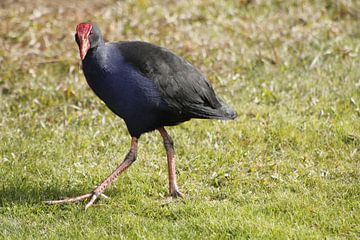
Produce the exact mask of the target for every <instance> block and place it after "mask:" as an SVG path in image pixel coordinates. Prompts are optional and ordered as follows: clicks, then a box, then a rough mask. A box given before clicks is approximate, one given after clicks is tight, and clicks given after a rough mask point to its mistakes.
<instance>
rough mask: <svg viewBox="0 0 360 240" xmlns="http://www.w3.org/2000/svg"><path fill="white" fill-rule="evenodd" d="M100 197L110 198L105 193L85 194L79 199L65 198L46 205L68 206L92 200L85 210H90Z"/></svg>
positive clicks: (78, 197) (48, 202)
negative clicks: (68, 204)
mask: <svg viewBox="0 0 360 240" xmlns="http://www.w3.org/2000/svg"><path fill="white" fill-rule="evenodd" d="M99 196H103V197H104V198H109V197H108V196H106V195H105V194H103V193H96V192H93V193H88V194H84V195H81V196H77V197H72V198H65V199H60V200H51V201H45V203H47V204H67V203H76V202H80V201H84V200H86V199H88V198H90V201H89V202H88V203H87V204H86V206H85V210H86V209H88V208H89V207H90V206H91V205H93V204H94V202H95V200H96V199H97V198H98V197H99Z"/></svg>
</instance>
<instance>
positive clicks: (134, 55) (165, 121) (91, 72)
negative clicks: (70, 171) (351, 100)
mask: <svg viewBox="0 0 360 240" xmlns="http://www.w3.org/2000/svg"><path fill="white" fill-rule="evenodd" d="M75 41H76V43H77V45H78V47H79V53H80V58H81V61H82V70H83V73H84V76H85V78H86V81H87V83H88V85H89V86H90V88H91V89H92V90H93V92H94V93H95V94H96V95H97V96H98V97H99V98H100V99H101V100H102V101H103V102H104V103H105V104H106V106H107V107H108V108H109V109H110V110H111V111H112V112H113V113H115V114H116V115H117V116H119V117H120V118H122V119H123V120H124V121H125V124H126V126H127V129H128V132H129V134H130V136H131V144H130V150H129V152H128V153H127V155H126V156H125V159H124V160H123V162H121V163H120V165H119V166H118V167H117V168H116V169H115V170H114V171H113V172H112V173H111V174H110V175H109V176H108V177H107V178H106V179H105V180H104V181H103V182H102V183H101V184H100V185H98V186H97V187H96V188H95V189H94V190H93V191H92V192H90V193H88V194H84V195H81V196H78V197H72V198H66V199H60V200H52V201H47V203H50V204H57V203H60V204H62V203H72V202H78V201H83V200H86V199H90V200H89V201H88V203H87V204H86V206H85V209H87V208H88V207H90V206H91V205H93V203H94V202H95V200H96V199H97V198H98V197H99V196H100V195H103V192H104V190H105V189H106V188H107V187H108V186H109V185H110V184H111V183H112V182H113V181H114V180H115V179H116V178H117V177H118V176H119V175H120V174H121V173H122V172H123V171H124V170H126V169H127V168H128V167H129V166H130V165H131V164H132V163H133V162H134V161H135V160H136V156H137V150H138V139H139V138H140V136H141V135H142V134H144V133H146V132H151V131H154V130H157V131H159V133H160V135H161V137H162V139H163V144H164V147H165V150H166V155H167V165H168V180H169V194H170V196H171V197H173V198H177V197H183V194H182V193H181V192H180V191H179V189H178V186H177V182H176V174H175V160H174V156H175V151H174V142H173V140H172V138H171V137H170V135H169V134H168V132H167V131H166V130H165V127H168V126H175V125H178V124H180V123H183V122H185V121H188V120H190V119H193V118H197V119H218V120H233V119H235V118H236V117H237V113H236V112H235V111H234V110H233V108H231V107H230V106H229V105H228V104H226V103H225V102H224V101H223V100H222V99H221V98H220V97H218V96H217V95H216V94H215V91H214V89H213V87H212V85H211V84H210V82H209V81H208V80H207V78H206V77H205V76H204V75H203V74H202V73H201V72H200V71H199V70H198V69H197V68H196V67H195V66H193V65H192V64H191V63H189V62H188V61H187V60H185V59H184V58H182V57H180V56H177V55H176V54H175V53H173V52H172V51H170V50H168V49H166V48H164V47H161V46H157V45H155V44H152V43H148V42H143V41H118V42H105V41H104V40H103V36H102V33H101V31H100V28H99V27H98V26H97V24H96V23H94V22H83V23H79V24H78V25H77V26H76V33H75ZM103 196H105V195H103ZM105 197H106V196H105Z"/></svg>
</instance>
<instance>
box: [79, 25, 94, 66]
mask: <svg viewBox="0 0 360 240" xmlns="http://www.w3.org/2000/svg"><path fill="white" fill-rule="evenodd" d="M91 29H92V25H91V24H89V23H80V24H79V25H77V27H76V34H77V36H78V38H79V51H80V58H81V60H84V58H85V56H86V54H87V52H88V50H89V49H90V41H89V34H90V32H91Z"/></svg>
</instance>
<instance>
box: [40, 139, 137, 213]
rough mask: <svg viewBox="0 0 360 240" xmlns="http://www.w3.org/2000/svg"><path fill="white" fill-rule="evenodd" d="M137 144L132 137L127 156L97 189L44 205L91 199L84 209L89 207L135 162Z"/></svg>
mask: <svg viewBox="0 0 360 240" xmlns="http://www.w3.org/2000/svg"><path fill="white" fill-rule="evenodd" d="M137 142H138V139H137V138H136V137H132V139H131V148H130V151H129V152H128V154H127V155H126V157H125V159H124V161H123V162H122V163H121V164H120V165H119V166H118V167H117V168H116V169H115V171H114V172H112V173H111V174H110V175H109V176H108V177H107V178H106V179H105V180H104V181H103V182H102V183H101V184H100V185H99V186H98V187H96V188H95V189H94V191H93V192H92V193H88V194H84V195H81V196H78V197H73V198H66V199H62V200H54V201H47V202H46V203H49V204H62V203H73V202H79V201H82V200H85V199H88V198H91V199H90V201H89V202H88V204H86V206H85V209H87V208H88V207H90V206H91V205H92V204H93V203H94V202H95V200H96V199H97V198H98V197H99V196H100V195H103V194H102V192H103V191H104V190H105V189H106V188H107V187H108V186H109V185H110V184H111V183H112V182H113V181H115V179H116V178H117V177H118V176H119V175H120V174H121V173H122V172H123V171H125V170H126V169H127V168H128V167H129V166H130V165H131V164H132V163H133V162H134V161H135V160H136V155H137Z"/></svg>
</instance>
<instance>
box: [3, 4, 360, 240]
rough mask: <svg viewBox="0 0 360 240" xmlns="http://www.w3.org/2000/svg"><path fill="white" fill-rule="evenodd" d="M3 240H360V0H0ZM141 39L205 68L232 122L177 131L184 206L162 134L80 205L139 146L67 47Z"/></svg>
mask: <svg viewBox="0 0 360 240" xmlns="http://www.w3.org/2000/svg"><path fill="white" fill-rule="evenodd" d="M0 6H1V8H0V45H1V48H0V112H1V117H0V238H2V239H58V238H60V239H96V238H100V239H103V238H115V239H117V238H120V239H136V238H142V239H165V238H170V239H241V238H250V239H287V238H290V239H324V238H327V239H357V238H359V237H360V213H359V211H360V182H359V180H360V179H359V178H360V175H359V174H360V153H359V152H360V121H359V120H360V65H359V64H360V61H359V57H360V56H359V55H360V27H359V26H360V12H359V10H360V4H359V2H358V1H345V0H339V1H325V0H323V1H305V0H303V1H260V0H259V1H249V2H247V1H210V0H208V1H178V2H176V1H146V0H143V1H128V2H122V1H121V2H115V1H91V2H90V1H89V2H87V3H86V2H82V3H76V2H74V1H68V0H66V1H63V3H61V4H60V3H53V2H52V1H42V0H37V1H31V2H30V1H16V2H12V1H4V2H2V3H0ZM87 20H92V21H96V22H97V23H98V24H99V26H100V27H101V29H102V31H103V33H104V36H105V38H106V39H107V40H111V41H115V40H145V41H150V42H153V43H155V44H159V45H162V46H164V47H167V48H169V49H171V50H172V51H174V52H176V53H177V54H179V55H181V56H183V57H185V58H186V59H188V60H189V61H191V62H192V63H193V64H194V65H196V66H198V67H199V68H200V69H201V70H202V71H203V72H204V73H205V74H206V75H207V76H208V78H209V79H210V81H211V82H212V83H213V85H214V88H215V89H216V91H217V93H218V94H219V95H220V96H222V97H223V98H224V99H226V101H227V102H228V103H229V104H231V105H232V106H233V107H234V108H235V109H236V110H237V112H238V114H239V117H238V118H237V119H236V120H235V121H229V122H221V121H209V120H192V121H190V122H186V123H184V124H182V125H180V126H177V127H172V128H169V132H170V134H171V136H172V137H173V139H174V140H175V147H176V153H177V160H176V164H177V174H178V183H179V187H180V190H181V191H182V192H183V193H184V194H185V198H184V199H182V200H175V201H170V200H169V199H168V198H167V194H168V192H167V191H168V190H167V184H168V183H167V168H166V156H165V151H164V149H163V145H162V141H161V138H160V136H159V134H158V133H157V132H152V133H148V134H145V135H143V136H142V137H141V138H140V141H139V154H138V159H137V161H136V162H135V163H134V164H133V166H131V167H130V168H129V169H128V170H127V172H125V173H124V174H123V175H122V176H121V177H120V178H119V179H118V180H117V181H116V182H115V183H114V184H113V185H111V187H109V188H108V189H107V190H106V191H105V193H106V194H107V195H108V196H110V199H104V198H101V199H100V200H99V201H98V202H97V204H96V205H94V206H93V207H91V208H90V209H88V210H87V211H84V203H79V204H73V205H62V206H59V205H51V206H49V205H46V204H44V203H43V201H45V200H51V199H58V198H61V197H66V196H76V195H80V194H84V193H88V192H90V191H91V190H92V189H93V188H94V186H96V185H97V184H99V183H100V182H101V181H102V180H103V179H104V178H105V177H106V176H107V175H108V174H109V173H110V172H111V171H112V170H113V169H114V168H115V167H116V166H117V164H119V163H120V162H121V161H122V160H123V158H124V156H125V154H126V152H127V151H128V148H129V145H130V136H129V135H128V133H127V130H126V127H125V125H124V123H123V122H122V120H120V119H119V118H117V117H116V116H115V115H114V114H112V113H111V112H110V111H109V110H108V109H107V108H106V106H104V104H103V103H102V102H101V101H100V100H99V99H98V98H97V97H96V96H95V95H94V94H93V93H92V92H91V90H90V89H89V87H88V86H87V84H86V82H85V79H84V77H83V74H82V72H81V68H80V65H79V56H78V50H77V46H76V44H75V42H74V40H73V34H74V29H75V26H76V24H77V23H78V22H81V21H87Z"/></svg>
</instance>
